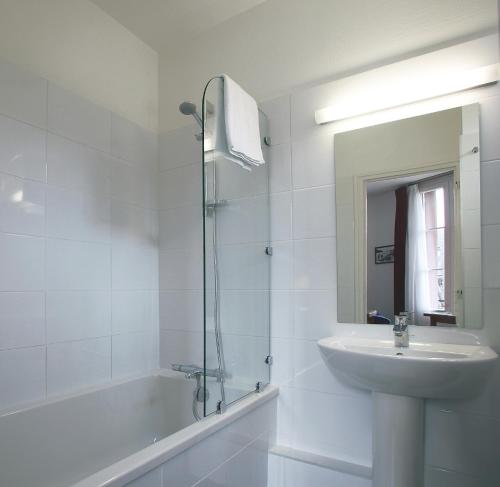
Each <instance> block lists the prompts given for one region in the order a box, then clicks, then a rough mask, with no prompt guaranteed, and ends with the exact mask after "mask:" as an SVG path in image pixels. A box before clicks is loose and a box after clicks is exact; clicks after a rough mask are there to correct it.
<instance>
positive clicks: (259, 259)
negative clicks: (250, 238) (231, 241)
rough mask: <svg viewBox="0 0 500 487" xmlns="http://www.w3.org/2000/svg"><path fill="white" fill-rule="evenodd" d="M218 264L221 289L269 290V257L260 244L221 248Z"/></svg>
mask: <svg viewBox="0 0 500 487" xmlns="http://www.w3.org/2000/svg"><path fill="white" fill-rule="evenodd" d="M273 258H274V257H273ZM218 263H219V273H220V275H221V276H224V279H223V280H221V289H247V290H259V289H269V279H270V275H269V256H267V255H266V254H265V246H264V245H263V244H262V243H258V244H251V243H250V244H246V243H245V244H237V245H225V246H221V247H220V248H219V251H218Z"/></svg>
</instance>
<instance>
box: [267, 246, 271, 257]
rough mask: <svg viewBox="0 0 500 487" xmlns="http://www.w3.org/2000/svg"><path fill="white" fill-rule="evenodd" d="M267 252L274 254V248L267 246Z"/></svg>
mask: <svg viewBox="0 0 500 487" xmlns="http://www.w3.org/2000/svg"><path fill="white" fill-rule="evenodd" d="M266 254H267V255H269V256H271V255H273V248H272V247H266Z"/></svg>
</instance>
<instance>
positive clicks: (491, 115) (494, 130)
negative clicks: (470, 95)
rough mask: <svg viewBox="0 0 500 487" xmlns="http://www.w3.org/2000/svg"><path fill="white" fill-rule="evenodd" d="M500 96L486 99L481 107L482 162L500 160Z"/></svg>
mask: <svg viewBox="0 0 500 487" xmlns="http://www.w3.org/2000/svg"><path fill="white" fill-rule="evenodd" d="M498 113H500V96H496V97H492V98H486V99H484V100H482V101H481V107H480V118H479V120H480V129H479V135H480V153H481V161H493V160H499V159H500V139H499V138H498V134H499V133H500V120H499V118H498Z"/></svg>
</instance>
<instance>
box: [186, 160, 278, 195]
mask: <svg viewBox="0 0 500 487" xmlns="http://www.w3.org/2000/svg"><path fill="white" fill-rule="evenodd" d="M216 162H217V177H216V182H217V199H219V200H233V199H238V198H248V197H250V196H257V195H262V194H266V193H267V192H268V169H269V166H268V165H267V164H263V165H261V166H259V167H253V168H252V171H251V172H250V171H245V170H244V169H243V170H242V168H241V167H240V166H239V165H238V164H235V163H234V162H232V161H230V160H228V159H225V158H221V157H220V158H217V161H216ZM212 168H213V165H212V164H208V165H207V170H206V174H207V182H208V184H207V187H208V188H211V187H212V177H213V170H212ZM191 181H194V182H195V184H196V186H194V188H199V186H200V185H201V170H200V168H199V167H198V170H197V171H195V172H194V174H193V176H192V178H191ZM198 191H199V189H198ZM199 196H200V193H198V198H199ZM209 197H210V198H211V197H212V196H209ZM197 201H199V199H198V200H197Z"/></svg>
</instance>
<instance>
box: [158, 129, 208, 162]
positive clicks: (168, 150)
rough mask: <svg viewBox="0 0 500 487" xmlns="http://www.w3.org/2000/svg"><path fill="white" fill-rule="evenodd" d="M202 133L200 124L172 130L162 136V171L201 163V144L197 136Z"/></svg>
mask: <svg viewBox="0 0 500 487" xmlns="http://www.w3.org/2000/svg"><path fill="white" fill-rule="evenodd" d="M200 132H201V128H200V127H199V125H198V124H191V125H187V126H185V127H181V128H178V129H176V130H172V131H170V132H167V133H165V134H161V135H160V171H165V170H166V169H172V168H174V167H179V166H186V165H189V164H194V163H199V162H200V160H201V142H199V141H198V140H196V138H195V134H198V133H200Z"/></svg>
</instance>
